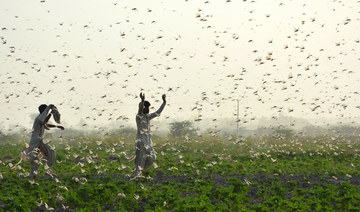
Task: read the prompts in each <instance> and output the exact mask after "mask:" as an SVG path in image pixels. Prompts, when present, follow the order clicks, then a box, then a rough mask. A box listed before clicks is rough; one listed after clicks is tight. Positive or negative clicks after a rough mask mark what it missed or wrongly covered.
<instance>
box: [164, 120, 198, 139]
mask: <svg viewBox="0 0 360 212" xmlns="http://www.w3.org/2000/svg"><path fill="white" fill-rule="evenodd" d="M195 135H196V129H195V128H194V127H193V124H192V122H190V121H179V122H173V123H170V136H171V137H173V138H180V137H182V136H195Z"/></svg>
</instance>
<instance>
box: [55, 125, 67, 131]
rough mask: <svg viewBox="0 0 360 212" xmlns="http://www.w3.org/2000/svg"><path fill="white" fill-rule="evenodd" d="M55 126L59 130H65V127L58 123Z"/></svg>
mask: <svg viewBox="0 0 360 212" xmlns="http://www.w3.org/2000/svg"><path fill="white" fill-rule="evenodd" d="M57 128H59V129H61V130H65V128H64V127H63V126H60V125H58V126H57Z"/></svg>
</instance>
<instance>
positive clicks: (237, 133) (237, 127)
mask: <svg viewBox="0 0 360 212" xmlns="http://www.w3.org/2000/svg"><path fill="white" fill-rule="evenodd" d="M236 116H237V120H236V125H237V126H236V135H237V136H238V135H239V100H237V115H236Z"/></svg>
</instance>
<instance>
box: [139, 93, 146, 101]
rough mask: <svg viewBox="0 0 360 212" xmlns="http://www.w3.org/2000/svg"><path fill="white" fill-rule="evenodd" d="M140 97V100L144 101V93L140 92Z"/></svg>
mask: <svg viewBox="0 0 360 212" xmlns="http://www.w3.org/2000/svg"><path fill="white" fill-rule="evenodd" d="M140 98H141V101H144V100H145V94H144V93H142V92H140Z"/></svg>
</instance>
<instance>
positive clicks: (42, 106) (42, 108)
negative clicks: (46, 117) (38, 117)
mask: <svg viewBox="0 0 360 212" xmlns="http://www.w3.org/2000/svg"><path fill="white" fill-rule="evenodd" d="M46 108H47V105H46V104H42V105H40V106H39V112H40V114H41V113H42V112H44V110H45V109H46Z"/></svg>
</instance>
